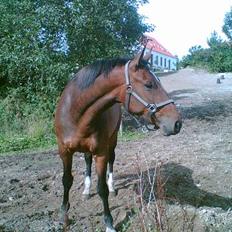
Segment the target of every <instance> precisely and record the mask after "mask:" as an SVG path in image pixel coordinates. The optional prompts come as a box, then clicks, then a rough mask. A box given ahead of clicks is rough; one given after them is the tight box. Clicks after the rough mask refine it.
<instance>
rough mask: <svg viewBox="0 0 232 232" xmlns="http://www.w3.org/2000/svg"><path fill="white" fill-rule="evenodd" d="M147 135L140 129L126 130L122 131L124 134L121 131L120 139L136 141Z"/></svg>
mask: <svg viewBox="0 0 232 232" xmlns="http://www.w3.org/2000/svg"><path fill="white" fill-rule="evenodd" d="M144 137H145V134H144V133H142V132H139V131H134V130H131V131H130V130H125V131H123V132H122V134H120V133H119V137H118V139H119V141H122V142H127V141H135V140H140V139H143V138H144Z"/></svg>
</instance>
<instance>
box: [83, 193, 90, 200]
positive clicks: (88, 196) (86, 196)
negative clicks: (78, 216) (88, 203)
mask: <svg viewBox="0 0 232 232" xmlns="http://www.w3.org/2000/svg"><path fill="white" fill-rule="evenodd" d="M82 196H83V198H84V200H89V199H90V194H82Z"/></svg>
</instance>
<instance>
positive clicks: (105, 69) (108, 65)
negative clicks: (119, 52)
mask: <svg viewBox="0 0 232 232" xmlns="http://www.w3.org/2000/svg"><path fill="white" fill-rule="evenodd" d="M128 60H129V59H128V58H116V59H109V60H97V61H96V62H94V63H92V64H89V65H87V66H85V67H83V68H82V69H81V70H80V71H78V72H77V74H76V75H75V76H74V78H75V79H76V80H77V84H78V87H79V88H80V89H86V88H89V87H90V86H91V85H93V83H94V82H95V80H96V78H97V77H98V76H99V75H101V74H104V75H105V76H106V77H107V76H108V74H109V73H110V72H111V71H112V69H113V68H115V67H116V66H123V65H125V64H126V63H127V61H128Z"/></svg>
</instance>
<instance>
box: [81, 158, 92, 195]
mask: <svg viewBox="0 0 232 232" xmlns="http://www.w3.org/2000/svg"><path fill="white" fill-rule="evenodd" d="M85 165H86V170H85V181H84V191H83V193H82V195H83V196H84V197H85V198H86V199H89V198H90V188H91V167H92V154H90V153H85Z"/></svg>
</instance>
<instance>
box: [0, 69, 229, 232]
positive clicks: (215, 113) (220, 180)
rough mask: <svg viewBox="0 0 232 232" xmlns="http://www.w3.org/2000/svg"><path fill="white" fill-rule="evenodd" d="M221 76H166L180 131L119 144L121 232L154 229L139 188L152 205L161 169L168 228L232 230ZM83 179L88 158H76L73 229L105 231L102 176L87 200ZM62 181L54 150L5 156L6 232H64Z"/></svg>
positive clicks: (0, 197) (1, 169) (2, 208)
mask: <svg viewBox="0 0 232 232" xmlns="http://www.w3.org/2000/svg"><path fill="white" fill-rule="evenodd" d="M217 78H220V75H219V74H217V75H216V74H208V73H206V72H204V71H201V70H193V69H184V70H180V71H179V72H178V73H175V74H172V75H167V76H163V77H161V82H162V83H163V85H164V87H165V88H166V89H167V90H168V92H169V93H170V95H171V96H172V98H173V99H174V100H175V101H176V103H177V105H178V107H179V109H180V110H181V112H182V116H183V121H184V122H183V128H182V131H181V132H180V133H179V134H178V135H176V136H170V137H163V136H162V135H160V133H159V131H153V132H148V133H145V134H144V135H143V136H142V138H138V139H135V140H133V141H126V142H125V141H124V142H123V141H119V143H118V146H117V149H116V156H117V157H116V161H115V186H116V188H117V191H118V194H117V196H116V197H113V196H111V197H110V208H111V211H112V215H113V218H114V222H115V223H114V224H115V226H116V228H117V229H118V230H119V231H145V230H143V228H142V226H143V225H142V224H143V223H145V225H146V226H148V227H149V225H148V224H146V223H149V222H148V221H146V219H145V221H143V223H141V224H140V222H141V221H142V219H141V217H140V216H141V215H143V214H141V213H138V212H141V211H140V209H141V204H139V203H138V199H139V196H138V189H140V187H141V184H142V185H143V188H142V189H143V190H142V191H143V202H142V204H144V205H145V208H146V207H147V204H151V203H152V202H153V203H154V199H151V198H150V199H149V200H148V198H149V197H148V196H149V194H150V192H151V189H149V188H146V185H145V184H144V183H146V178H148V177H149V175H153V174H154V172H156V171H157V166H158V165H160V164H161V167H160V169H159V172H158V174H159V175H160V179H161V180H162V183H163V189H164V191H163V192H162V199H163V198H165V199H166V201H165V202H166V203H165V215H166V218H167V220H166V221H168V223H169V225H168V226H166V227H165V228H166V230H168V231H177V232H179V231H184V232H186V231H196V232H201V231H202V232H203V231H220V232H222V231H226V232H229V231H232V211H231V209H232V178H231V177H232V168H231V167H232V75H231V74H225V79H222V80H221V84H217ZM83 173H84V160H83V156H82V155H80V154H76V155H75V158H74V165H73V175H74V185H73V187H72V189H71V197H70V199H71V208H70V218H71V225H70V231H104V225H103V223H102V203H101V201H100V199H99V197H98V195H97V194H96V177H95V175H94V177H93V185H92V197H91V198H90V199H89V200H84V199H83V198H82V196H81V193H82V191H83V179H84V178H83ZM140 176H142V177H143V178H142V180H141V178H139V177H140ZM61 178H62V164H61V161H60V158H59V156H58V154H57V151H56V150H53V151H49V152H43V153H32V154H21V153H20V154H14V155H10V156H9V155H8V156H5V155H2V156H0V184H1V185H0V231H4V232H6V231H8V232H13V231H17V232H27V231H30V232H40V231H43V232H48V231H62V230H61V226H60V224H59V221H60V215H59V209H60V204H61V200H62V183H61ZM144 186H145V187H144ZM150 187H151V186H150ZM155 189H156V190H157V187H155ZM156 197H157V199H158V198H159V196H158V195H156ZM153 198H154V197H153ZM144 214H145V213H144ZM125 226H126V228H125ZM152 226H154V225H153V224H152V223H151V225H150V227H151V228H152ZM148 227H147V228H148ZM153 228H154V227H153ZM163 231H165V230H163Z"/></svg>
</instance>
